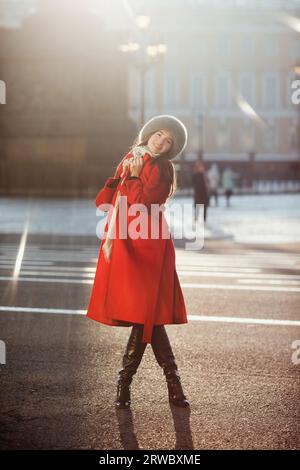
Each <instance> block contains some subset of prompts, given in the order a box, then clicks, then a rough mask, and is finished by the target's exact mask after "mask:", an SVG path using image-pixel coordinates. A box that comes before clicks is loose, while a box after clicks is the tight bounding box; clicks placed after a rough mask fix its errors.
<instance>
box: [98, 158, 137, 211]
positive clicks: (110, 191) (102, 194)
mask: <svg viewBox="0 0 300 470" xmlns="http://www.w3.org/2000/svg"><path fill="white" fill-rule="evenodd" d="M128 156H129V154H127V155H125V157H124V158H123V159H122V161H121V162H120V163H119V165H118V167H117V169H116V172H115V175H114V176H113V177H110V178H108V179H107V180H106V182H105V184H104V186H103V188H102V189H100V191H99V192H98V194H97V196H96V200H95V202H96V207H98V206H99V205H100V204H110V203H111V201H112V199H113V196H114V194H115V192H116V189H117V187H118V184H119V182H120V181H121V173H122V170H123V161H124V160H125V158H128Z"/></svg>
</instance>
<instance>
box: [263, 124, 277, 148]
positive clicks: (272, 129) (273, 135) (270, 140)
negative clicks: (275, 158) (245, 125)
mask: <svg viewBox="0 0 300 470" xmlns="http://www.w3.org/2000/svg"><path fill="white" fill-rule="evenodd" d="M277 148H278V128H277V125H276V123H275V122H270V123H269V124H268V127H267V129H266V133H265V150H266V151H267V152H275V151H277Z"/></svg>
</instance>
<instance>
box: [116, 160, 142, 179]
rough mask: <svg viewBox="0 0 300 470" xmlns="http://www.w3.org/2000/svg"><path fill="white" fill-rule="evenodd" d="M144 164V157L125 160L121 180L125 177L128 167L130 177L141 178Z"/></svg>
mask: <svg viewBox="0 0 300 470" xmlns="http://www.w3.org/2000/svg"><path fill="white" fill-rule="evenodd" d="M143 164H144V160H143V157H132V158H128V159H126V160H124V162H123V171H122V174H121V178H122V177H123V176H124V174H125V171H126V168H127V167H129V173H130V176H139V175H140V173H141V171H142V168H143Z"/></svg>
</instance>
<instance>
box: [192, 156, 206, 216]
mask: <svg viewBox="0 0 300 470" xmlns="http://www.w3.org/2000/svg"><path fill="white" fill-rule="evenodd" d="M193 188H194V218H195V222H196V221H197V220H198V217H199V209H200V208H199V206H197V204H203V205H204V222H205V221H206V216H207V206H208V187H207V181H206V175H205V167H204V164H203V161H202V159H201V158H199V157H198V159H197V161H196V162H195V163H194V166H193Z"/></svg>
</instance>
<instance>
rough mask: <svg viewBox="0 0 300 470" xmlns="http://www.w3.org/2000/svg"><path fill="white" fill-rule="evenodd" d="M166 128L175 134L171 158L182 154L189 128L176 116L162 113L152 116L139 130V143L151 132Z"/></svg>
mask: <svg viewBox="0 0 300 470" xmlns="http://www.w3.org/2000/svg"><path fill="white" fill-rule="evenodd" d="M163 129H166V130H168V131H170V132H171V133H172V134H173V136H174V142H173V146H172V148H171V150H170V157H169V158H170V160H171V159H172V158H175V157H176V156H177V155H178V154H180V153H181V152H182V151H183V150H184V148H185V146H186V144H187V130H186V127H185V125H184V124H183V123H182V122H181V121H180V120H179V119H177V118H176V117H175V116H171V115H169V114H161V115H159V116H154V117H153V118H151V119H150V120H149V121H148V122H146V124H144V126H143V127H142V129H141V130H140V132H139V137H138V140H139V143H141V142H142V141H143V140H144V138H145V137H146V136H148V135H149V134H151V133H153V132H156V131H159V130H163Z"/></svg>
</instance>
